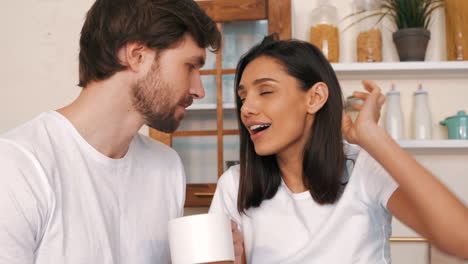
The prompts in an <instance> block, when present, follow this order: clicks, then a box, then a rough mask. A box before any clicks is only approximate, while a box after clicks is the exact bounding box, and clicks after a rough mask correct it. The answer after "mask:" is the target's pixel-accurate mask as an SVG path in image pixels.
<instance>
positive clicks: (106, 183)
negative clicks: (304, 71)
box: [0, 0, 221, 264]
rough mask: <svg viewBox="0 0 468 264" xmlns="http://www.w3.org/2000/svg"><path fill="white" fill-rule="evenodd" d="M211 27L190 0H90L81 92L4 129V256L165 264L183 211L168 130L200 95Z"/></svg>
mask: <svg viewBox="0 0 468 264" xmlns="http://www.w3.org/2000/svg"><path fill="white" fill-rule="evenodd" d="M220 39H221V37H220V33H219V31H218V30H217V27H216V24H215V23H214V22H213V21H212V20H211V19H210V18H209V17H208V16H207V15H206V14H205V13H204V11H203V10H202V9H200V8H199V7H198V5H197V4H196V3H195V2H193V0H97V1H96V2H95V3H94V5H93V6H92V7H91V9H90V10H89V12H88V13H87V16H86V20H85V23H84V25H83V28H82V31H81V39H80V54H79V85H80V86H81V87H83V89H82V92H81V93H80V95H79V97H78V98H77V99H76V100H75V101H74V102H73V103H71V104H70V105H68V106H65V107H63V108H61V109H59V110H57V111H50V112H46V113H43V114H41V115H39V116H38V117H37V118H35V119H34V120H32V121H29V122H28V123H26V124H24V125H22V126H20V127H18V128H16V129H14V130H12V131H10V132H8V133H6V134H4V135H2V136H1V137H0V169H1V174H0V263H1V264H20V263H21V264H32V263H35V264H62V263H67V264H68V263H70V264H72V263H89V264H98V263H99V264H116V263H129V264H150V263H151V264H156V263H169V262H170V253H169V246H168V241H167V224H168V221H169V220H170V219H173V218H175V217H179V216H181V215H182V213H183V203H184V200H185V178H184V173H183V168H182V164H181V161H180V159H179V157H178V155H177V154H176V153H175V152H174V151H173V150H172V149H170V148H168V147H166V146H164V145H163V144H161V143H159V142H156V141H153V140H151V139H148V138H146V137H143V136H141V135H138V134H137V132H138V130H139V129H140V128H141V127H142V126H143V125H144V124H147V125H149V126H151V127H153V128H156V129H158V130H161V131H164V132H172V131H174V130H175V129H176V128H177V127H178V125H179V123H180V121H181V119H182V118H183V117H184V114H185V111H186V110H185V108H187V107H188V106H189V105H190V104H191V103H192V101H193V99H199V98H202V97H203V96H204V89H203V86H202V83H201V79H200V73H199V69H200V68H201V67H202V65H203V63H204V60H205V56H206V54H205V48H207V47H211V48H212V49H213V50H216V49H218V48H219V47H220Z"/></svg>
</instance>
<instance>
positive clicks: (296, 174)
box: [276, 151, 308, 193]
mask: <svg viewBox="0 0 468 264" xmlns="http://www.w3.org/2000/svg"><path fill="white" fill-rule="evenodd" d="M276 159H277V161H278V166H279V168H280V171H281V174H282V178H283V181H284V183H285V184H286V186H288V188H289V189H290V190H291V191H292V192H293V193H301V192H305V191H307V190H308V188H307V187H306V186H305V185H304V181H303V179H302V174H303V170H302V161H303V159H304V154H303V153H302V152H299V151H296V152H295V153H283V154H281V155H280V154H278V155H277V156H276Z"/></svg>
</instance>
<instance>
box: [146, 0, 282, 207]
mask: <svg viewBox="0 0 468 264" xmlns="http://www.w3.org/2000/svg"><path fill="white" fill-rule="evenodd" d="M196 2H197V3H198V4H199V5H200V6H201V7H202V8H203V9H204V10H205V11H206V13H207V14H208V15H209V16H210V17H211V18H213V20H215V21H216V22H217V25H218V28H219V30H220V31H221V32H222V33H223V45H225V46H224V47H223V48H222V49H220V50H219V51H218V52H217V53H216V55H215V56H213V57H211V58H212V60H211V61H212V63H211V67H210V65H209V64H210V63H209V62H210V58H207V62H208V63H207V64H208V65H207V67H205V68H204V69H202V70H201V74H202V82H203V83H204V86H205V88H206V90H207V91H206V94H207V96H206V97H207V98H205V99H203V100H204V102H202V103H198V104H195V103H196V102H195V103H194V105H193V106H192V107H191V109H189V113H188V115H187V117H188V118H186V119H189V120H192V121H195V123H196V120H198V121H199V122H198V123H197V125H193V126H191V127H188V129H187V127H184V125H183V124H182V125H181V127H180V128H179V130H178V131H176V132H174V133H172V134H165V133H161V132H159V131H156V130H154V129H150V137H152V138H154V139H157V140H160V141H162V142H164V143H165V144H167V145H169V146H171V147H174V148H175V149H176V150H177V151H178V152H179V154H180V155H181V158H182V162H183V163H184V167H185V171H186V174H187V178H188V184H187V196H186V203H185V206H186V207H190V206H209V205H210V203H211V199H212V197H213V193H214V190H215V189H216V181H217V178H218V177H219V176H221V174H222V173H223V172H224V170H225V169H226V166H225V164H226V163H227V162H226V161H232V159H234V160H236V159H237V160H238V159H239V157H238V155H235V154H233V153H232V152H235V150H233V151H231V153H230V154H229V156H230V158H229V159H228V160H226V152H225V149H226V145H230V146H233V145H235V144H236V137H237V135H238V134H239V132H238V128H237V123H236V120H235V112H234V103H233V101H234V90H233V87H232V83H233V74H234V73H235V66H236V63H237V60H238V59H239V53H240V52H241V53H243V52H245V51H246V49H248V48H250V47H251V46H253V45H254V44H255V42H258V41H259V40H261V38H259V35H262V34H263V35H266V34H271V33H278V34H279V36H280V38H281V39H290V38H291V0H236V1H232V0H203V1H202V0H199V1H196ZM238 23H241V25H240V27H241V28H242V27H244V28H245V30H246V31H248V33H247V34H242V33H240V34H239V32H234V33H237V34H234V33H232V34H227V32H228V31H229V30H231V31H236V28H239V27H237V26H236V25H237V24H238ZM242 23H243V24H242ZM257 27H258V28H257ZM252 29H253V30H254V31H255V30H256V31H257V32H256V33H255V32H254V33H252V32H251V31H252ZM262 30H263V31H264V32H261V31H262ZM259 31H260V32H259ZM230 42H231V44H230ZM241 44H242V47H241V48H240V49H238V50H237V54H233V53H232V51H233V49H234V48H233V47H232V45H241ZM239 51H240V52H239ZM234 53H235V52H234ZM236 55H237V56H236ZM223 57H224V59H223ZM210 87H211V88H213V89H209V88H210ZM225 97H226V98H225ZM184 122H188V124H190V121H186V120H184V121H182V123H184ZM188 126H190V125H188ZM197 126H198V127H199V128H198V129H197V128H196V127H197ZM199 143H201V144H199ZM237 145H238V143H237ZM210 146H211V149H210ZM213 146H215V147H214V148H213ZM199 147H200V149H197V148H199ZM178 148H182V149H181V150H180V151H179V149H178ZM187 148H189V149H187ZM214 149H216V151H213V150H214ZM184 151H185V152H184ZM197 152H198V153H197ZM204 152H206V153H204ZM184 153H190V154H188V155H185V154H184ZM202 157H203V158H204V160H203V161H202V160H201V159H200V158H202ZM189 159H191V161H189ZM194 160H195V161H194ZM187 163H191V164H187ZM213 166H215V167H216V168H214V167H213Z"/></svg>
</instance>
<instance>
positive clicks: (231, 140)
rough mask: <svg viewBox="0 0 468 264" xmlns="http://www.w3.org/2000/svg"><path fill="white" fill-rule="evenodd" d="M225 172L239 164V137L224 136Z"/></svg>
mask: <svg viewBox="0 0 468 264" xmlns="http://www.w3.org/2000/svg"><path fill="white" fill-rule="evenodd" d="M223 146H224V170H227V169H229V167H230V166H232V165H235V164H238V163H239V136H238V135H235V136H224V138H223Z"/></svg>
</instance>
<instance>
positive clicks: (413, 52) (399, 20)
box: [350, 0, 445, 61]
mask: <svg viewBox="0 0 468 264" xmlns="http://www.w3.org/2000/svg"><path fill="white" fill-rule="evenodd" d="M380 3H381V4H380V6H381V8H380V9H379V10H378V11H376V12H374V13H372V14H370V15H367V16H365V17H363V18H360V19H359V20H358V21H357V22H360V21H362V20H365V19H367V18H369V17H374V16H378V17H379V19H378V22H381V21H382V19H383V18H385V17H389V18H390V20H391V21H392V22H393V24H394V26H395V27H396V31H395V32H394V33H393V41H394V42H395V45H396V48H397V51H398V55H399V57H400V61H424V58H425V55H426V49H427V44H428V42H429V39H430V37H431V32H430V31H429V30H428V27H429V25H430V23H431V15H432V13H433V12H434V10H436V9H437V8H439V7H442V6H443V5H444V4H445V2H444V0H381V1H380ZM360 13H361V12H356V13H353V14H351V15H350V16H356V15H359V14H360ZM357 22H355V23H357ZM355 23H353V24H355ZM353 24H351V26H352V25H353Z"/></svg>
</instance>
